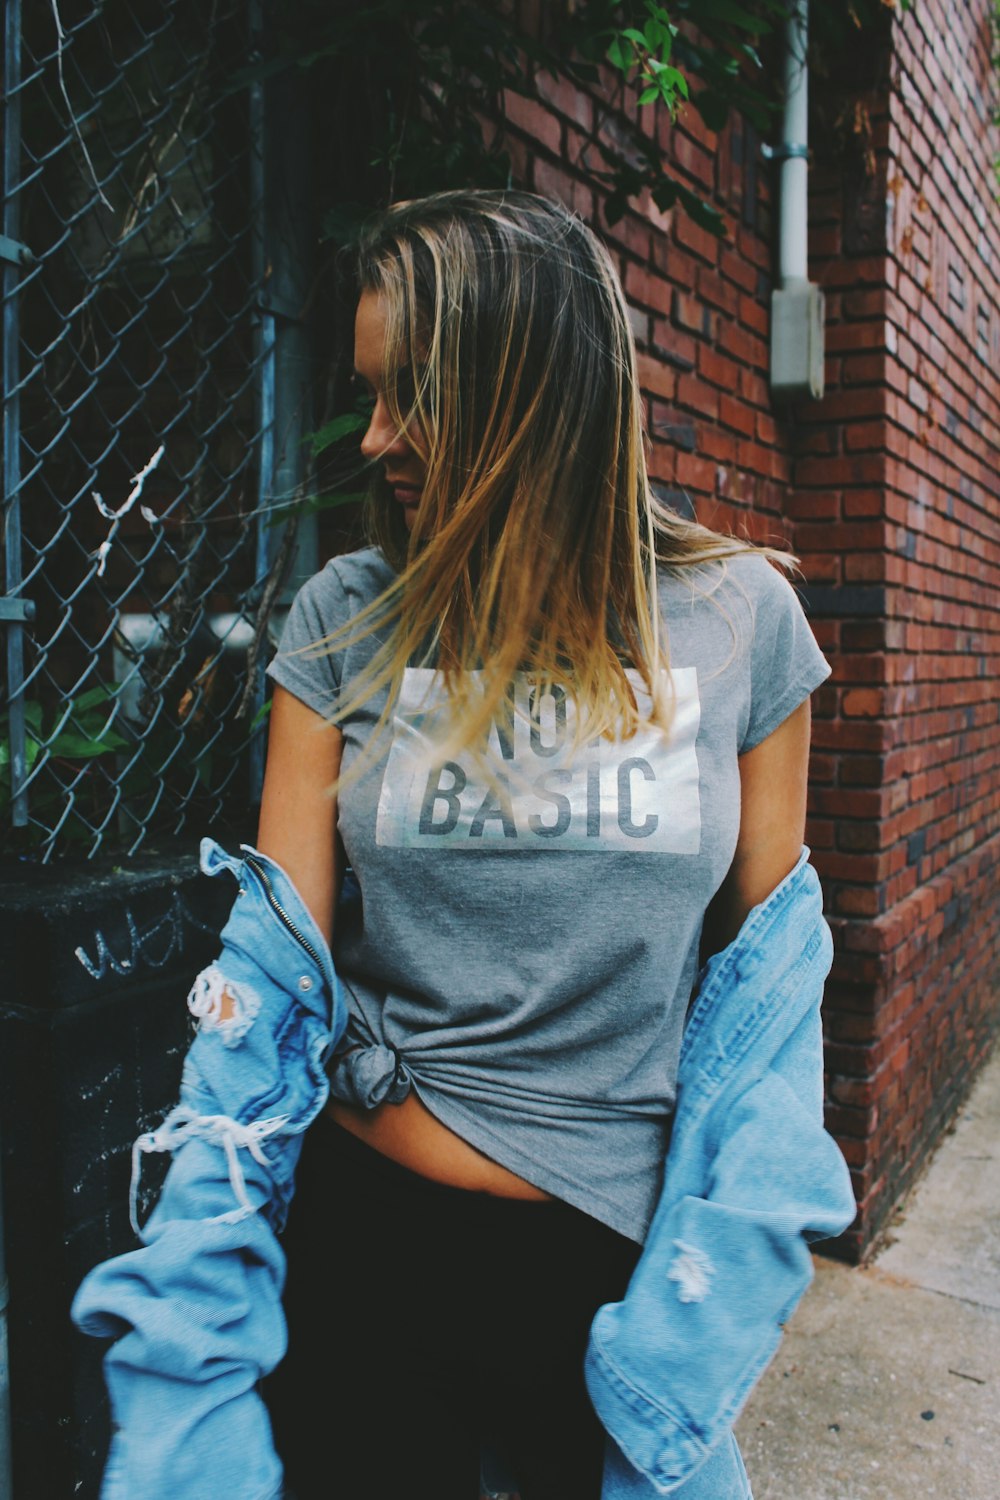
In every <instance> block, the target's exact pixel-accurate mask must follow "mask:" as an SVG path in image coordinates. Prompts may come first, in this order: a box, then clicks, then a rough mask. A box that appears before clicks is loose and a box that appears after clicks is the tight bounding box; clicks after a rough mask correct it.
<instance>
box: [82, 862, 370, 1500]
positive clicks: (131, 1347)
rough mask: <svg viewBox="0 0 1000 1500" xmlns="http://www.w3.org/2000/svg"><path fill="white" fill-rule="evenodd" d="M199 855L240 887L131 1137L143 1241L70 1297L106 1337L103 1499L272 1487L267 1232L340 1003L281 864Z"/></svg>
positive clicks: (286, 1190)
mask: <svg viewBox="0 0 1000 1500" xmlns="http://www.w3.org/2000/svg"><path fill="white" fill-rule="evenodd" d="M201 866H202V869H203V870H204V872H205V873H206V874H207V875H218V874H220V873H221V872H222V871H223V870H228V871H229V872H231V873H232V874H233V875H235V876H236V877H237V879H238V881H239V894H238V896H237V898H236V901H235V903H234V905H233V910H232V913H231V915H230V917H229V920H228V922H227V923H226V926H225V927H224V929H223V932H222V943H223V948H222V953H221V955H220V957H219V958H218V959H216V961H215V962H214V963H213V964H210V965H209V967H208V968H207V969H205V970H204V971H203V973H201V974H200V975H199V976H198V978H197V979H196V980H195V983H194V987H193V988H192V990H191V994H190V996H189V997H188V1004H189V1006H190V1008H191V1011H192V1013H193V1014H194V1015H195V1016H196V1017H197V1018H198V1019H199V1022H200V1024H199V1029H198V1033H197V1035H196V1037H195V1040H194V1042H193V1044H192V1046H191V1048H190V1051H189V1052H188V1055H187V1058H186V1060H185V1063H184V1073H183V1077H182V1081H181V1097H180V1103H179V1104H178V1105H177V1107H176V1108H175V1109H173V1110H172V1111H171V1113H170V1114H169V1115H168V1116H167V1118H166V1119H165V1120H164V1122H163V1124H162V1125H160V1127H159V1128H158V1129H157V1130H154V1131H152V1132H151V1133H150V1134H148V1135H143V1136H140V1137H139V1139H138V1140H137V1141H136V1143H135V1148H134V1150H133V1173H132V1209H133V1225H134V1227H135V1229H136V1232H137V1234H139V1237H140V1239H141V1240H142V1241H143V1244H142V1248H141V1249H138V1250H133V1251H130V1252H128V1253H127V1254H125V1255H119V1256H116V1257H114V1258H113V1259H111V1260H108V1261H105V1262H104V1263H103V1264H102V1265H99V1266H97V1267H95V1269H94V1270H93V1271H91V1272H90V1273H89V1275H88V1276H87V1277H86V1278H85V1279H84V1281H83V1284H82V1285H81V1287H80V1289H79V1291H78V1292H77V1295H76V1298H75V1300H74V1303H73V1318H74V1321H75V1322H76V1324H77V1326H78V1327H79V1328H81V1329H82V1330H83V1331H84V1332H85V1333H92V1334H96V1335H98V1336H99V1337H105V1338H106V1337H111V1338H114V1339H115V1342H114V1343H113V1344H112V1346H111V1348H110V1349H109V1350H108V1353H107V1354H106V1355H105V1360H104V1371H105V1378H106V1381H107V1386H108V1393H109V1396H110V1399H111V1414H112V1420H113V1432H112V1440H111V1449H110V1452H109V1454H108V1461H107V1465H106V1467H105V1473H104V1483H103V1486H102V1489H101V1496H102V1500H168V1497H170V1500H223V1497H224V1500H277V1497H278V1496H280V1495H281V1492H282V1468H281V1463H280V1461H279V1459H278V1457H277V1455H276V1454H275V1451H274V1444H273V1443H272V1441H271V1428H270V1422H269V1420H268V1416H267V1411H266V1409H265V1407H264V1404H263V1402H262V1400H261V1397H260V1395H259V1392H258V1382H259V1380H260V1378H261V1377H262V1376H263V1375H266V1374H268V1373H269V1372H270V1371H271V1370H272V1369H273V1368H274V1366H275V1365H276V1364H277V1363H278V1361H279V1360H280V1359H281V1358H282V1356H283V1354H284V1352H285V1345H286V1331H285V1322H284V1315H283V1313H282V1309H281V1292H282V1287H283V1285H284V1275H285V1258H284V1254H283V1252H282V1250H281V1247H280V1245H279V1242H278V1239H277V1231H278V1230H280V1229H281V1227H282V1226H283V1224H284V1220H285V1215H286V1212H287V1208H288V1204H289V1202H290V1200H291V1196H292V1190H293V1183H294V1175H295V1168H296V1165H297V1163H298V1158H299V1150H300V1147H301V1143H302V1133H303V1131H304V1130H305V1129H306V1127H307V1126H308V1125H309V1124H310V1123H311V1121H312V1120H314V1119H315V1118H316V1116H317V1114H318V1113H319V1112H320V1110H321V1109H322V1107H323V1104H324V1103H325V1101H326V1097H327V1093H328V1083H327V1078H326V1073H325V1071H324V1063H325V1062H326V1059H327V1057H328V1056H329V1053H330V1051H331V1050H332V1048H333V1046H334V1044H335V1042H336V1041H337V1040H338V1039H339V1037H340V1035H341V1033H342V1031H343V1029H344V1025H345V1023H346V1007H345V1004H344V1000H343V996H342V994H341V991H340V986H339V983H338V981H337V978H336V975H335V974H334V969H333V960H332V959H331V956H330V950H329V948H328V946H327V943H326V940H325V939H324V937H323V935H322V934H321V932H320V931H319V929H318V927H317V926H316V923H315V922H314V921H313V919H312V917H311V916H310V914H309V912H308V911H307V909H306V907H305V905H304V904H303V902H302V900H301V898H300V897H299V895H298V893H297V891H296V890H295V887H294V886H293V884H292V882H291V880H290V879H289V878H288V876H287V875H286V874H285V872H284V871H283V870H282V869H281V868H280V866H278V865H277V864H275V862H274V861H273V860H271V859H268V858H267V857H266V856H265V855H263V854H260V853H258V852H257V851H256V850H253V849H247V850H246V857H245V859H243V860H239V859H234V858H231V857H230V856H228V855H227V854H225V853H224V852H223V850H222V849H220V848H219V846H218V845H217V844H215V843H213V842H212V841H211V840H210V839H205V840H204V841H203V842H202V847H201ZM224 990H225V991H226V992H227V994H228V996H229V999H230V1002H231V1005H232V1014H231V1015H230V1016H229V1017H228V1018H227V1019H222V995H223V991H224ZM151 1151H170V1152H172V1153H173V1161H172V1162H171V1165H170V1170H169V1171H168V1173H167V1177H166V1182H165V1184H164V1188H163V1192H162V1193H161V1195H160V1199H159V1202H158V1203H157V1206H156V1208H155V1209H154V1211H153V1213H152V1214H151V1216H150V1218H149V1220H148V1222H147V1223H146V1224H145V1225H144V1226H143V1228H142V1230H141V1231H140V1230H139V1226H138V1224H137V1223H136V1218H135V1200H136V1188H137V1182H138V1172H139V1167H140V1164H141V1160H142V1156H143V1154H144V1153H146V1152H151Z"/></svg>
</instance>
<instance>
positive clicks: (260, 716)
mask: <svg viewBox="0 0 1000 1500" xmlns="http://www.w3.org/2000/svg"><path fill="white" fill-rule="evenodd" d="M271 701H272V700H271V699H270V698H268V700H267V702H266V703H262V704H261V706H260V708H258V710H257V712H256V713H255V714H254V716H253V718H252V719H251V720H250V733H251V734H253V733H254V731H255V730H257V729H259V728H260V726H261V725H262V724H263V723H264V721H265V719H266V718H267V717H268V715H269V714H270V712H271Z"/></svg>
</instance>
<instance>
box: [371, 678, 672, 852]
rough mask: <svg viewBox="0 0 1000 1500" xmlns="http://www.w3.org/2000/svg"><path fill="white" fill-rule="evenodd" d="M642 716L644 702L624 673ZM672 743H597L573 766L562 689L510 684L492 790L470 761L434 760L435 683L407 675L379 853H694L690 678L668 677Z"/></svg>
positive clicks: (652, 736)
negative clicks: (671, 688)
mask: <svg viewBox="0 0 1000 1500" xmlns="http://www.w3.org/2000/svg"><path fill="white" fill-rule="evenodd" d="M627 676H628V679H629V681H630V683H631V684H632V688H633V690H634V692H635V695H636V700H637V702H638V704H639V708H640V712H645V711H647V710H648V706H649V695H648V694H647V693H646V691H645V688H644V687H643V685H642V679H641V678H640V677H639V674H638V673H637V672H634V671H629V672H628V673H627ZM672 677H673V685H674V693H675V699H674V704H675V707H674V717H673V722H672V724H671V728H670V734H669V736H667V735H665V734H664V733H663V732H662V731H661V730H659V729H655V728H643V729H640V730H639V732H638V733H637V734H635V735H633V736H632V738H631V739H628V740H623V741H619V742H614V741H611V740H604V739H601V740H596V741H592V742H591V743H590V744H586V745H584V746H582V747H581V748H580V749H579V750H578V751H577V753H576V756H575V757H574V758H573V759H572V760H570V759H569V758H568V756H567V754H566V746H567V745H569V744H571V742H572V713H573V704H572V701H571V700H570V699H568V698H567V695H566V694H565V692H563V690H562V689H561V688H559V687H553V688H549V689H548V690H544V691H543V690H540V689H538V688H537V687H536V686H535V685H534V684H533V683H532V682H531V681H530V680H529V678H528V677H527V676H526V674H524V673H518V674H517V675H516V677H515V680H514V683H513V690H512V695H511V697H509V698H508V700H507V702H506V704H505V708H504V711H503V712H502V713H501V714H498V716H497V719H495V720H494V723H493V724H492V726H491V729H490V733H489V750H490V760H491V764H492V765H494V766H495V767H496V769H495V771H494V773H493V776H492V779H491V778H490V777H489V776H488V775H487V774H486V773H485V772H484V770H483V767H482V765H481V764H478V763H477V761H476V757H475V756H473V755H467V754H462V755H459V756H457V757H455V758H451V759H446V760H444V761H442V760H441V757H440V754H439V753H437V752H436V751H435V743H436V742H439V740H440V734H439V733H438V734H435V726H436V725H437V724H439V723H440V720H441V716H442V713H443V705H444V689H443V686H442V683H441V680H440V677H439V675H438V673H437V672H435V671H434V670H432V669H431V668H428V667H408V668H407V669H406V673H405V676H404V679H403V685H402V691H401V693H400V697H399V702H398V705H397V708H396V711H395V714H394V716H393V723H392V746H391V749H390V751H389V758H388V761H387V763H386V768H385V774H384V776H383V779H382V791H381V795H380V797H379V804H378V817H377V820H376V827H375V840H376V843H377V844H379V845H380V846H382V847H388V848H396V849H468V850H478V849H485V848H488V849H490V850H501V849H505V850H514V849H527V848H533V849H558V850H560V851H566V850H578V851H591V852H593V851H612V850H614V851H621V850H623V849H629V850H632V851H634V852H639V853H643V852H644V853H648V854H697V853H698V850H699V847H700V844H701V804H700V797H699V781H698V760H697V756H696V754H695V741H696V739H697V737H698V727H699V724H700V722H701V701H700V698H699V695H698V672H697V669H696V668H695V667H680V668H675V669H674V670H673V673H672Z"/></svg>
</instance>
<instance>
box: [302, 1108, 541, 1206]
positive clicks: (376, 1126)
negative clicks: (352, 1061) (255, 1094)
mask: <svg viewBox="0 0 1000 1500" xmlns="http://www.w3.org/2000/svg"><path fill="white" fill-rule="evenodd" d="M326 1112H327V1114H328V1115H329V1116H330V1117H331V1119H334V1120H336V1122H337V1124H338V1125H340V1126H341V1127H342V1128H343V1129H344V1130H348V1131H350V1133H351V1135H353V1136H356V1137H357V1139H358V1140H359V1141H363V1142H364V1143H365V1145H366V1146H371V1147H373V1148H374V1149H375V1150H376V1151H378V1152H380V1154H381V1155H382V1156H388V1157H389V1158H390V1160H391V1161H395V1162H398V1163H399V1165H400V1166H401V1167H408V1168H409V1170H410V1171H411V1172H417V1173H419V1175H420V1176H421V1177H427V1178H429V1179H430V1180H431V1181H432V1182H443V1183H444V1184H445V1185H446V1186H448V1187H459V1188H466V1189H468V1190H469V1191H470V1192H477V1193H492V1194H493V1195H494V1196H495V1197H498V1198H526V1199H529V1200H531V1201H534V1202H538V1203H544V1202H546V1201H547V1200H550V1199H551V1197H552V1194H551V1193H546V1192H544V1191H543V1189H542V1188H538V1187H535V1186H534V1184H533V1183H530V1182H525V1180H524V1178H523V1177H518V1176H517V1174H516V1172H509V1171H508V1170H507V1168H506V1167H502V1166H501V1165H500V1163H499V1162H495V1161H492V1160H491V1159H490V1157H488V1156H484V1155H483V1153H482V1152H481V1151H477V1150H476V1148H475V1146H470V1145H469V1143H468V1141H463V1140H462V1137H461V1136H459V1135H456V1134H455V1132H454V1131H453V1130H449V1129H448V1127H447V1125H442V1124H441V1121H440V1120H438V1119H436V1118H435V1117H434V1115H432V1114H431V1112H430V1110H429V1109H428V1108H427V1106H426V1105H425V1104H422V1103H421V1101H420V1100H419V1099H418V1098H417V1096H416V1094H413V1093H410V1094H407V1096H406V1098H405V1099H404V1100H403V1101H402V1103H401V1104H380V1105H378V1106H377V1107H376V1108H375V1109H358V1108H356V1107H355V1106H354V1105H353V1104H344V1103H342V1102H341V1100H339V1099H331V1100H330V1102H329V1104H328V1105H327V1106H326Z"/></svg>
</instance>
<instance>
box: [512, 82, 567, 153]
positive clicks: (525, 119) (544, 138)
mask: <svg viewBox="0 0 1000 1500" xmlns="http://www.w3.org/2000/svg"><path fill="white" fill-rule="evenodd" d="M503 112H504V118H505V119H506V121H507V123H508V124H510V125H514V126H516V127H517V128H518V129H519V130H523V131H524V132H525V134H526V135H530V136H531V138H532V140H533V141H537V142H538V143H539V144H540V145H542V146H545V147H547V148H548V150H549V151H551V152H552V153H553V155H554V156H561V155H562V143H563V128H562V125H561V123H560V121H559V120H558V119H557V118H556V116H555V115H554V114H552V112H551V111H550V110H549V109H547V108H546V106H545V105H544V104H542V103H540V102H539V101H538V100H537V99H526V98H525V97H524V95H523V94H515V93H514V91H513V89H507V90H506V91H505V92H504V106H503Z"/></svg>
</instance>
